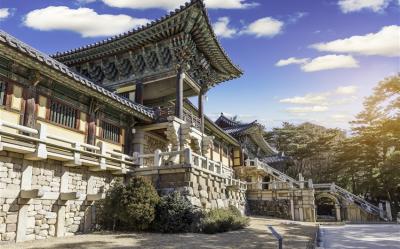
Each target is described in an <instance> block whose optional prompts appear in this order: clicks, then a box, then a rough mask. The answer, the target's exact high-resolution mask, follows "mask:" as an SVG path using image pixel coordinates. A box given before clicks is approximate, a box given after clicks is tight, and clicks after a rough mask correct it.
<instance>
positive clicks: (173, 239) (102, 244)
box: [0, 217, 315, 249]
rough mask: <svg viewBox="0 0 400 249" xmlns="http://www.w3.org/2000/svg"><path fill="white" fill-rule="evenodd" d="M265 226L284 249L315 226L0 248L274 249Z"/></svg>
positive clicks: (283, 224)
mask: <svg viewBox="0 0 400 249" xmlns="http://www.w3.org/2000/svg"><path fill="white" fill-rule="evenodd" d="M267 225H273V226H274V228H275V229H276V230H277V231H278V232H279V233H281V234H282V236H283V237H284V248H291V249H296V248H299V249H300V248H301V249H303V248H306V245H307V242H308V241H309V240H310V238H311V237H312V236H313V234H314V232H315V226H314V224H312V223H299V222H289V221H284V220H275V219H266V218H258V217H253V218H251V223H250V226H249V227H247V228H246V229H243V230H240V231H234V232H229V233H223V234H216V235H206V234H193V233H188V234H157V233H92V234H83V235H77V236H72V237H65V238H53V239H48V240H41V241H38V240H36V241H29V242H23V243H16V244H15V243H14V244H0V248H10V249H16V248H18V249H19V248H31V249H45V248H57V249H58V248H71V249H72V248H74V249H83V248H85V249H105V248H119V249H128V248H157V249H158V248H189V249H197V248H210V249H211V248H213V249H222V248H223V249H225V248H246V249H248V248H275V246H276V241H275V240H274V238H273V237H272V235H271V233H270V232H269V231H268V230H267Z"/></svg>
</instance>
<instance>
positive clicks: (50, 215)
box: [45, 212, 57, 219]
mask: <svg viewBox="0 0 400 249" xmlns="http://www.w3.org/2000/svg"><path fill="white" fill-rule="evenodd" d="M45 217H46V219H55V218H57V213H56V212H47V213H46V216H45Z"/></svg>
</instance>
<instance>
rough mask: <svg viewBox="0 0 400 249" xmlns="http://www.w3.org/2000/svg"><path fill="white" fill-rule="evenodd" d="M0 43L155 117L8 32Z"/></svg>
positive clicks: (136, 104) (142, 106) (3, 34)
mask: <svg viewBox="0 0 400 249" xmlns="http://www.w3.org/2000/svg"><path fill="white" fill-rule="evenodd" d="M0 42H2V43H4V44H7V45H8V46H10V47H12V48H13V49H16V50H18V51H19V52H21V53H25V54H28V55H29V56H30V57H33V58H34V59H35V60H37V61H39V62H40V63H42V64H44V65H46V66H49V67H51V68H52V69H54V70H56V71H58V72H60V73H62V74H64V75H65V76H68V77H69V78H72V79H73V80H75V81H76V82H79V83H81V84H82V85H84V86H86V87H89V88H91V89H93V90H95V91H97V92H99V93H101V94H103V95H105V96H107V97H110V98H112V99H113V100H115V101H117V102H119V103H120V104H123V105H125V106H128V107H130V108H132V109H133V110H135V111H137V112H139V113H142V114H144V115H146V116H147V117H149V118H153V117H154V111H153V110H152V109H151V108H149V107H146V106H144V105H141V104H139V103H135V102H132V101H130V100H128V99H126V98H123V97H121V96H119V95H117V94H115V93H112V92H111V91H109V90H107V89H105V88H103V87H101V86H99V85H97V84H95V83H93V82H92V81H91V80H89V79H87V78H86V77H84V76H82V75H80V74H77V73H75V72H73V71H72V70H71V69H70V68H69V67H68V66H66V65H64V64H63V63H61V62H59V61H57V60H55V59H53V58H51V57H50V56H49V55H47V54H45V53H43V52H40V51H39V50H37V49H35V48H33V47H31V46H29V45H27V44H26V43H24V42H22V41H20V40H18V39H17V38H15V37H13V36H12V35H10V34H8V33H7V32H5V31H3V30H1V29H0Z"/></svg>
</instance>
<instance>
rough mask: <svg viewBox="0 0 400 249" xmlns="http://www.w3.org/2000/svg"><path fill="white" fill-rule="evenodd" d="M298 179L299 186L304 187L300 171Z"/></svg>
mask: <svg viewBox="0 0 400 249" xmlns="http://www.w3.org/2000/svg"><path fill="white" fill-rule="evenodd" d="M299 181H300V188H304V177H303V175H302V174H301V173H300V174H299Z"/></svg>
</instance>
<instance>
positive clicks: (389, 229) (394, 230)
mask: <svg viewBox="0 0 400 249" xmlns="http://www.w3.org/2000/svg"><path fill="white" fill-rule="evenodd" d="M321 233H322V242H323V247H324V248H325V249H354V248H357V249H400V225H396V224H387V225H382V224H363V225H343V226H336V225H335V226H332V225H324V226H321Z"/></svg>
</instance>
